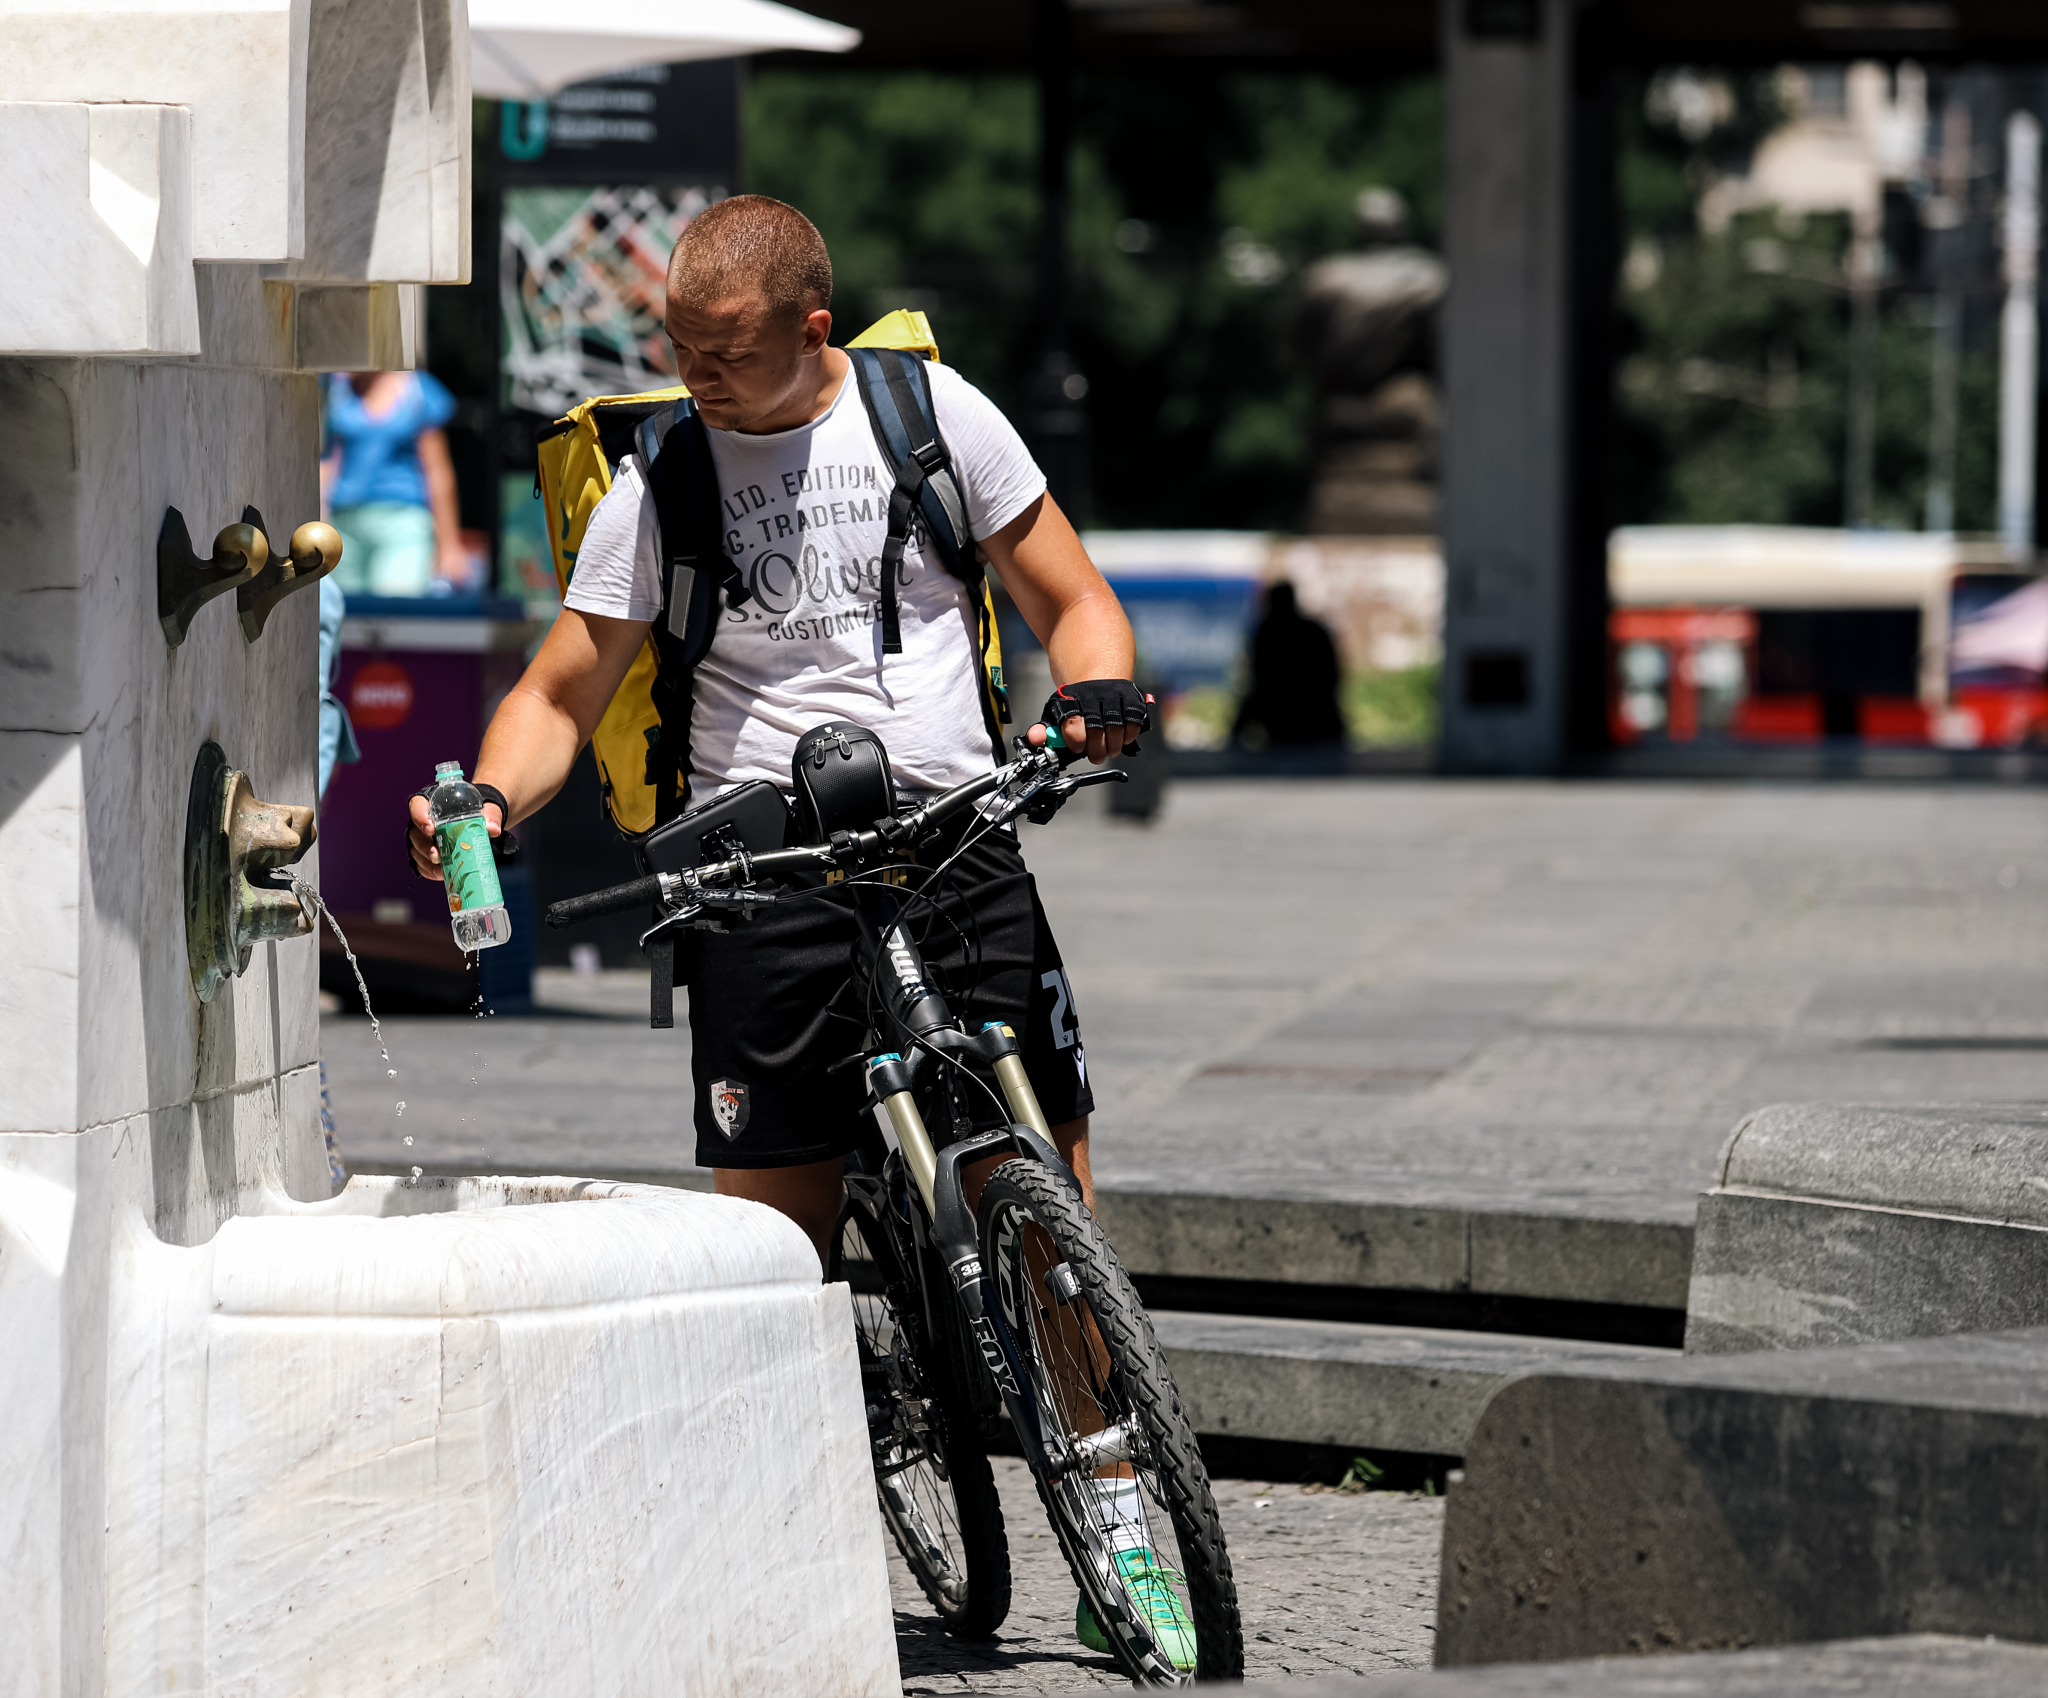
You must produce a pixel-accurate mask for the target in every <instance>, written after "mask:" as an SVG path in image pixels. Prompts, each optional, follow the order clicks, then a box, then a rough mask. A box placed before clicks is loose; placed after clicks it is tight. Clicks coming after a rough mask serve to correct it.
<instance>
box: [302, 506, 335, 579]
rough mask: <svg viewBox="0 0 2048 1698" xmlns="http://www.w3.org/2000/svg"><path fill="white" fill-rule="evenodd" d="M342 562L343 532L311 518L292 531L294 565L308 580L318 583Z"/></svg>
mask: <svg viewBox="0 0 2048 1698" xmlns="http://www.w3.org/2000/svg"><path fill="white" fill-rule="evenodd" d="M340 564H341V532H339V531H337V530H336V529H335V528H334V527H333V526H332V525H325V524H322V523H321V522H320V521H319V520H318V519H309V520H307V521H306V523H305V524H303V525H301V526H300V527H299V528H298V529H297V530H295V531H293V532H292V566H293V567H294V568H295V569H296V571H297V572H298V575H299V576H300V577H302V578H304V579H305V580H306V582H308V583H309V584H310V583H317V582H318V581H319V580H320V579H322V578H324V577H326V576H327V574H328V573H329V572H332V571H333V570H334V569H335V567H337V566H339V565H340Z"/></svg>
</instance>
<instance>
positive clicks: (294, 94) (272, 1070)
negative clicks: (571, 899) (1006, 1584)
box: [0, 0, 897, 1698]
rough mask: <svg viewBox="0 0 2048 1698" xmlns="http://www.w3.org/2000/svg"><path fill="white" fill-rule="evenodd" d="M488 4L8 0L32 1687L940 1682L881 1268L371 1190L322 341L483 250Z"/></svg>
mask: <svg viewBox="0 0 2048 1698" xmlns="http://www.w3.org/2000/svg"><path fill="white" fill-rule="evenodd" d="M464 16H465V14H464V10H463V8H462V6H461V5H460V4H455V5H445V6H444V5H437V4H434V3H431V0H430V3H428V4H424V5H422V4H418V3H416V0H403V3H400V0H238V3H224V4H210V3H208V0H198V3H196V4H195V3H191V0H187V3H185V4H182V5H180V6H177V7H175V8H174V7H172V6H169V5H163V4H154V3H151V0H129V3H128V4H126V5H124V6H123V7H122V8H120V9H118V10H113V11H109V10H108V9H107V8H106V7H105V6H104V5H101V4H97V3H95V0H70V3H69V4H65V3H62V0H9V3H8V5H7V6H6V8H5V9H0V157H4V158H5V159H6V160H7V161H8V168H7V170H6V171H5V172H4V173H0V698H4V700H0V727H4V729H0V872H4V875H5V876H4V877H0V939H4V942H5V953H4V960H5V964H6V971H5V973H4V974H0V1352H4V1358H5V1362H6V1367H5V1369H4V1370H0V1432H4V1433H5V1434H6V1457H7V1466H6V1467H4V1468H0V1587H4V1590H5V1594H6V1596H7V1599H8V1609H9V1623H8V1627H7V1630H6V1631H5V1632H4V1633H0V1692H5V1693H7V1694H9V1695H10V1698H12V1695H17V1694H18V1695H22V1698H58V1695H60V1694H62V1695H66V1698H69V1695H72V1694H107V1695H109V1698H127V1695H130V1694H142V1693H167V1692H189V1693H220V1694H229V1693H233V1694H252V1695H253V1694H266V1695H267V1694H271V1693H291V1694H295V1695H296V1694H324V1693H332V1694H337V1695H339V1694H348V1695H351V1698H356V1695H360V1694H366V1693H372V1692H389V1693H394V1694H395V1693H406V1694H443V1693H446V1694H456V1693H462V1694H472V1695H480V1694H493V1693H496V1694H515V1693H529V1692H530V1693H546V1694H548V1695H549V1698H578V1695H582V1694H599V1693H604V1694H612V1693H621V1694H623V1693H645V1694H649V1695H656V1694H660V1695H667V1694H710V1693H738V1692H760V1691H770V1690H784V1691H802V1692H807V1693H828V1692H846V1693H879V1692H894V1691H895V1690H896V1689H897V1671H896V1657H895V1645H894V1638H893V1633H892V1627H891V1616H890V1607H889V1599H888V1588H887V1580H886V1572H885V1569H884V1566H883V1556H882V1543H881V1530H880V1526H879V1522H878V1519H877V1517H876V1515H875V1513H874V1507H873V1496H872V1493H873V1488H872V1484H871V1477H870V1475H869V1472H868V1463H867V1455H866V1432H865V1424H864V1421H863V1418H862V1412H861V1407H860V1397H859V1390H858V1387H859V1376H858V1373H857V1371H856V1368H855V1364H854V1359H853V1335H852V1329H851V1324H850V1316H849V1313H848V1307H847V1299H846V1293H845V1290H844V1288H843V1287H823V1286H821V1285H820V1284H819V1281H818V1277H817V1267H816V1261H815V1258H814V1256H813V1254H812V1251H811V1248H810V1245H809V1243H808V1241H807V1240H806V1239H805V1238H804V1236H803V1235H802V1234H801V1233H800V1232H799V1231H798V1230H797V1229H796V1228H795V1227H794V1226H792V1225H791V1224H789V1223H788V1222H787V1221H785V1220H784V1219H782V1218H781V1217H780V1216H778V1215H776V1214H774V1213H772V1212H770V1211H768V1210H765V1209H762V1208H758V1207H756V1206H754V1205H751V1204H747V1203H742V1202H738V1201H735V1200H731V1199H720V1198H715V1197H706V1196H700V1195H695V1194H689V1193H681V1192H674V1191H667V1190H662V1189H658V1188H653V1187H633V1186H622V1185H607V1184H599V1183H595V1182H591V1181H584V1180H577V1179H573V1178H563V1179H558V1180H505V1179H493V1178H489V1177H480V1178H476V1179H463V1180H427V1181H422V1182H420V1183H418V1184H416V1185H410V1184H406V1183H405V1182H403V1181H398V1180H389V1179H374V1180H365V1179H356V1180H353V1181H351V1182H350V1183H349V1185H348V1186H347V1188H346V1189H345V1190H343V1191H342V1192H341V1194H340V1195H339V1196H330V1195H329V1191H330V1185H329V1182H328V1179H327V1166H326V1161H325V1156H324V1151H323V1147H322V1141H321V1135H320V1130H319V1124H318V1069H317V1064H318V1059H319V1044H320V1027H319V1021H318V1006H317V959H316V954H315V946H314V943H313V942H312V941H311V940H310V939H309V938H308V937H307V936H306V935H305V934H306V933H307V931H308V930H309V929H310V924H309V922H308V920H307V918H306V916H305V914H304V912H303V911H302V909H301V907H300V904H299V903H298V901H297V899H296V898H295V897H294V896H293V895H292V893H291V892H290V891H289V890H288V889H286V888H284V887H283V886H281V885H279V884H278V883H277V882H276V880H275V878H274V877H273V876H272V875H273V874H274V872H275V870H276V869H278V868H280V867H291V868H293V869H294V870H295V871H298V872H300V873H302V874H303V875H304V876H306V877H307V878H309V879H310V880H312V881H313V882H315V883H317V880H318V863H319V847H318V843H317V839H316V835H315V828H314V821H313V816H312V810H311V808H310V807H309V806H308V804H310V802H311V800H312V797H313V790H314V763H315V734H316V733H315V726H316V710H315V700H316V695H315V642H316V636H315V623H316V610H315V605H314V604H315V601H316V600H317V598H316V597H314V596H311V595H300V594H298V593H296V592H297V591H298V590H300V589H303V588H304V587H306V585H307V584H310V583H311V582H313V581H314V580H315V579H317V578H318V577H319V576H320V575H321V573H323V572H324V571H326V570H328V569H330V568H331V566H332V564H333V559H332V555H333V543H334V540H335V539H333V537H332V533H331V532H327V533H325V534H324V535H323V534H322V533H323V531H324V527H322V526H320V525H318V524H317V522H316V520H317V515H318V512H319V487H318V477H317V471H316V465H315V461H316V455H317V451H318V444H319V432H320V426H319V394H318V380H317V378H316V377H315V375H313V374H315V373H317V372H320V371H325V370H338V369H363V368H391V367H404V366H408V365H410V364H411V363H412V357H413V342H412V338H413V334H414V327H415V326H416V324H417V322H418V294H419V289H418V286H419V285H420V284H422V283H431V282H451V281H457V280H460V279H461V278H462V277H463V276H464V275H465V273H466V269H467V260H468V254H469V251H470V235H469V227H468V220H469V204H468V201H469V195H468V178H469V153H468V146H469V135H470V102H469V89H468V72H467V66H468V63H469V52H468V42H467V26H466V23H465V21H464ZM265 514H269V515H272V516H274V517H278V518H282V519H284V520H286V521H288V523H287V525H286V526H282V527H280V529H279V530H278V531H277V532H274V533H273V532H272V531H270V530H269V529H268V527H267V526H266V524H265V522H264V518H263V516H264V515H265ZM195 536H197V537H199V538H202V539H210V541H208V542H202V543H199V544H195V543H194V540H193V539H194V537H195ZM273 539H275V540H273ZM201 547H205V548H208V549H209V550H210V552H209V553H207V554H205V555H203V556H202V555H201V553H200V552H199V549H200V548H201ZM230 592H233V595H234V606H233V609H232V611H231V610H230V608H229V605H228V599H227V598H228V596H229V593H230ZM450 752H451V754H462V753H466V751H450ZM394 852H395V851H394ZM365 1041H367V1037H366V1038H365ZM401 1059H402V1058H401ZM429 1130H431V1129H429Z"/></svg>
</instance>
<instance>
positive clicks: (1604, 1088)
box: [325, 780, 2048, 1226]
mask: <svg viewBox="0 0 2048 1698" xmlns="http://www.w3.org/2000/svg"><path fill="white" fill-rule="evenodd" d="M1024 830H1025V833H1026V836H1025V844H1026V850H1027V853H1028V854H1029V856H1030V858H1031V861H1032V864H1033V866H1034V868H1035V870H1036V871H1037V873H1038V876H1039V879H1040V881H1041V887H1042V889H1043V890H1044V893H1045V900H1046V905H1047V907H1048V909H1049V910H1050V911H1051V914H1052V918H1053V922H1054V924H1055V927H1056V928H1057V930H1058V932H1059V935H1060V938H1061V941H1062V944H1063V947H1064V949H1065V952H1066V958H1067V963H1068V969H1069V977H1070V978H1071V980H1072V982H1073V984H1074V987H1075V991H1076V994H1077V996H1078V998H1079V1001H1080V1007H1081V1012H1082V1016H1083V1025H1084V1032H1085V1035H1086V1039H1087V1045H1088V1061H1089V1071H1090V1075H1091V1077H1092V1079H1093V1080H1094V1082H1095V1086H1096V1090H1097V1095H1098V1105H1099V1106H1098V1112H1097V1116H1096V1127H1097V1136H1096V1144H1095V1161H1096V1171H1097V1173H1098V1175H1100V1176H1101V1178H1102V1179H1103V1180H1104V1181H1105V1182H1106V1183H1107V1184H1108V1185H1110V1186H1114V1187H1118V1188H1123V1189H1130V1190H1147V1189H1150V1190H1161V1191H1167V1190H1177V1191H1208V1192H1212V1193H1215V1194H1219V1195H1226V1196H1249V1197H1268V1198H1275V1199H1286V1198H1316V1199H1324V1200H1334V1201H1338V1202H1349V1201H1357V1202H1361V1203H1391V1204H1399V1205H1403V1206H1407V1207H1437V1208H1448V1207H1457V1208H1462V1209H1468V1210H1480V1211H1484V1210H1499V1211H1511V1212H1519V1213H1523V1214H1529V1213H1534V1214H1538V1215H1546V1214H1547V1215H1553V1216H1566V1217H1579V1218H1593V1219H1605V1220H1614V1221H1639V1222H1643V1221H1646V1222H1657V1223H1669V1224H1671V1225H1673V1226H1677V1225H1680V1224H1683V1223H1689V1222H1690V1221H1691V1218H1692V1213H1693V1206H1694V1198H1695V1196H1696V1194H1697V1193H1698V1192H1699V1191H1700V1189H1702V1187H1703V1186H1704V1185H1705V1184H1706V1183H1707V1182H1708V1179H1709V1175H1710V1173H1711V1171H1712V1167H1713V1162H1714V1157H1715V1155H1716V1153H1717V1151H1718V1150H1719V1148H1720V1146H1721V1144H1722V1142H1723V1140H1724V1139H1725V1138H1726V1136H1727V1134H1728V1132H1729V1131H1730V1130H1731V1129H1732V1128H1733V1126H1734V1125H1735V1123H1736V1121H1737V1119H1739V1118H1740V1116H1741V1115H1742V1114H1744V1113H1746V1112H1747V1111H1749V1110H1750V1109H1753V1108H1755V1107H1757V1106H1758V1105H1760V1104H1764V1103H1769V1102H1774V1101H1796V1100H1809V1101H1812V1100H1818V1101H1825V1100H1856V1101H1861V1102H1914V1101H1923V1102H1924V1101H1942V1102H1950V1103H1961V1102H1971V1101H2013V1100H2028V1099H2033V1100H2039V1099H2041V1098H2043V1097H2044V1096H2048V977H2044V975H2043V973H2042V962H2043V946H2044V943H2048V855H2044V849H2048V808H2044V806H2043V803H2042V800H2041V799H2040V798H2039V797H2038V796H2037V795H2036V794H2035V793H2034V792H2033V791H2032V790H2028V789H2019V788H1995V787H1990V786H1971V785H1961V784H1956V785H1948V786H1935V785H1906V784H1900V785H1876V784H1865V785H1848V784H1841V785H1826V784H1793V783H1781V784H1760V783H1759V784H1740V783H1672V782H1647V781H1645V782H1627V783H1621V782H1608V783H1598V782H1592V783H1525V782H1466V781H1455V782H1454V781H1443V780H1390V781H1356V780H1353V781H1341V780H1339V781H1307V780H1304V781H1295V782H1284V783H1283V782H1260V781H1255V780H1231V781H1217V782H1209V783H1200V784H1183V785H1180V786H1178V787H1176V788H1175V789H1174V790H1173V791H1172V792H1171V793H1170V795H1169V798H1168V802H1167V807H1166V810H1165V813H1164V815H1163V817H1162V819H1161V821H1160V823H1159V824H1158V825H1157V826H1155V827H1152V828H1150V829H1147V828H1140V827H1132V826H1128V825H1123V824H1118V823H1112V822H1110V821H1108V820H1107V819H1106V818H1105V817H1103V816H1102V814H1101V813H1100V811H1099V809H1096V808H1085V809H1084V804H1083V803H1077V804H1076V805H1075V806H1074V807H1073V808H1070V809H1069V810H1068V811H1067V813H1066V814H1064V815H1063V816H1062V817H1061V818H1060V819H1059V820H1058V821H1057V822H1056V823H1055V824H1054V825H1052V826H1051V827H1049V828H1043V829H1041V828H1037V827H1032V826H1026V827H1025V828H1024ZM621 978H623V979H624V982H620V979H619V978H615V977H614V976H612V975H605V976H603V977H600V978H599V979H597V980H595V981H582V982H578V981H574V980H572V979H570V978H569V976H568V975H566V974H551V975H548V979H549V983H548V985H547V987H546V991H545V994H546V996H547V999H548V1000H549V1001H550V1002H551V1003H552V1004H553V1005H554V1006H553V1007H552V1008H551V1009H550V1011H548V1012H546V1013H544V1014H543V1015H541V1016H537V1017H533V1018H527V1019H519V1020H509V1019H508V1020H504V1021H495V1020H493V1021H484V1022H479V1023H470V1022H466V1021H463V1020H460V1019H448V1018H441V1019H432V1018H408V1019H398V1020H392V1021H388V1022H386V1026H387V1031H388V1035H389V1037H390V1041H391V1045H392V1056H393V1060H394V1063H395V1064H396V1065H397V1067H398V1068H399V1073H400V1077H399V1078H398V1079H397V1080H395V1081H393V1080H387V1079H386V1078H385V1077H384V1071H383V1064H382V1063H381V1062H380V1061H379V1060H378V1058H377V1055H376V1051H375V1048H374V1046H372V1045H371V1044H370V1042H369V1034H368V1033H367V1031H366V1030H364V1025H363V1022H362V1021H361V1020H360V1019H359V1018H352V1017H342V1016H329V1017H328V1021H327V1031H326V1036H325V1051H326V1056H327V1066H328V1073H329V1077H330V1080H331V1081H332V1084H333V1089H334V1101H335V1113H336V1118H337V1121H338V1123H339V1127H340V1141H341V1148H342V1151H343V1154H344V1155H345V1156H346V1157H350V1158H353V1159H355V1160H358V1161H365V1162H386V1163H389V1162H402V1161H419V1162H421V1163H422V1164H423V1165H426V1166H429V1167H443V1168H446V1167H454V1168H460V1169H465V1170H469V1171H474V1170H475V1169H476V1168H477V1167H479V1166H485V1167H487V1166H489V1165H491V1164H493V1163H499V1164H504V1165H507V1166H519V1167H528V1168H531V1167H534V1166H540V1167H544V1168H553V1169H555V1170H558V1171H559V1170H565V1169H566V1170H573V1171H577V1172H585V1173H589V1172H598V1171H618V1170H621V1169H627V1170H631V1169H645V1168H650V1167H668V1166H674V1165H676V1164H678V1163H687V1162H688V1161H689V1159H690V1149H691V1144H692V1139H691V1137H690V1134H689V1131H688V1114H687V1110H686V1107H685V1105H684V1104H683V1102H682V1101H681V1097H682V1093H683V1091H684V1090H685V1089H686V1088H687V1080H688V1057H687V1044H688V1039H687V1035H686V1034H685V1033H684V1032H682V1031H681V1030H677V1031H674V1032H651V1031H649V1030H647V1029H646V1027H645V1024H644V1018H645V1016H644V1007H645V1003H644V998H643V996H642V994H641V992H640V991H639V990H638V989H637V988H636V987H635V986H634V985H633V984H632V982H631V981H630V978H629V977H625V976H621ZM572 1002H573V1004H574V1006H569V1004H570V1003H572ZM471 1078H474V1079H475V1080H476V1081H477V1083H476V1085H474V1086H472V1085H471V1084H470V1083H469V1081H470V1079H471ZM393 1087H395V1089H394V1088H393ZM401 1097H402V1098H404V1099H405V1100H406V1101H407V1102H408V1104H409V1107H408V1111H407V1113H406V1114H405V1115H404V1117H403V1123H402V1124H401V1122H400V1120H399V1119H398V1118H397V1117H396V1116H395V1115H394V1113H393V1110H392V1106H391V1105H392V1103H393V1101H394V1100H395V1099H397V1098H401ZM407 1133H410V1134H412V1135H413V1136H414V1137H415V1138H416V1140H417V1141H416V1143H415V1144H414V1145H413V1146H412V1147H410V1148H407V1147H405V1146H403V1145H402V1144H401V1142H400V1139H401V1137H402V1136H403V1135H404V1134H407Z"/></svg>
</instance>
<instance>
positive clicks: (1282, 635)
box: [1230, 578, 1344, 749]
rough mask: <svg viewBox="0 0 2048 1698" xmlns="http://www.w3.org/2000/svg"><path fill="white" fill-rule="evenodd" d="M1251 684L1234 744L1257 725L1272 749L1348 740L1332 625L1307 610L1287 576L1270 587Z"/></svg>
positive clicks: (1241, 707) (1257, 632)
mask: <svg viewBox="0 0 2048 1698" xmlns="http://www.w3.org/2000/svg"><path fill="white" fill-rule="evenodd" d="M1251 674H1252V675H1251V682H1250V685H1249V687H1248V688H1247V689H1246V690H1245V693H1244V700H1243V701H1242V702H1240V703H1239V704H1238V709H1237V722H1236V723H1235V724H1234V725H1232V726H1231V728H1230V740H1231V741H1232V742H1233V743H1243V742H1244V741H1245V732H1246V729H1247V728H1248V727H1250V726H1253V725H1256V726H1258V727H1259V728H1260V729H1261V730H1262V731H1263V732H1264V733H1265V741H1266V746H1267V747H1269V748H1275V749H1280V748H1287V749H1300V748H1316V747H1327V746H1329V745H1331V744H1341V743H1342V742H1343V741H1344V710H1343V709H1342V707H1340V706H1339V705H1338V700H1337V687H1338V685H1339V683H1340V682H1341V681H1342V678H1343V669H1342V668H1341V667H1340V666H1339V665H1338V664H1337V644H1336V640H1335V639H1334V638H1333V637H1331V635H1330V629H1329V627H1328V626H1327V625H1325V624H1323V622H1322V621H1321V620H1319V619H1311V618H1310V617H1309V616H1308V615H1307V614H1305V613H1303V612H1302V611H1301V609H1300V607H1299V606H1298V605H1297V604H1296V602H1295V599H1294V586H1293V585H1292V584H1291V583H1289V582H1288V581H1287V580H1286V579H1285V578H1282V579H1281V580H1280V581H1279V582H1278V583H1276V584H1274V585H1272V586H1271V587H1270V588H1269V589H1268V590H1267V591H1266V610H1265V615H1264V617H1262V618H1261V619H1260V620H1259V623H1258V627H1257V629H1255V630H1254V631H1253V632H1252V666H1251Z"/></svg>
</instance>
